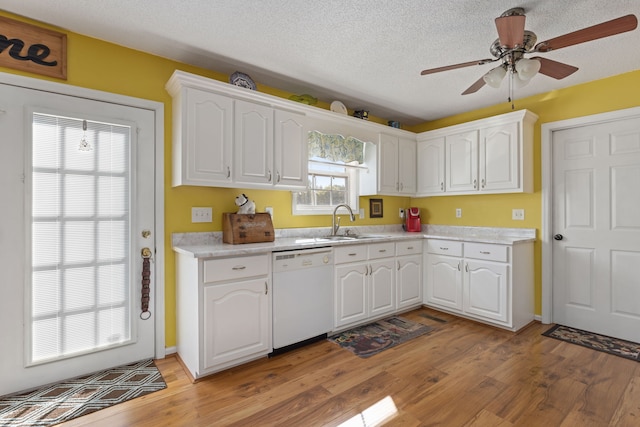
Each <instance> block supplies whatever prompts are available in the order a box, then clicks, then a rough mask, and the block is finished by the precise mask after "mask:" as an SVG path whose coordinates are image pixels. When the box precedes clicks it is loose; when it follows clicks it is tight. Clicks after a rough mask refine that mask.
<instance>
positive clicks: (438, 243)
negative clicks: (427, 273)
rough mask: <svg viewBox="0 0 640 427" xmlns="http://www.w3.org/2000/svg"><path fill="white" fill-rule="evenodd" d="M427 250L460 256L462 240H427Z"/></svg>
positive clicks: (432, 252)
mask: <svg viewBox="0 0 640 427" xmlns="http://www.w3.org/2000/svg"><path fill="white" fill-rule="evenodd" d="M427 252H429V253H431V254H440V255H451V256H462V242H454V241H451V240H427Z"/></svg>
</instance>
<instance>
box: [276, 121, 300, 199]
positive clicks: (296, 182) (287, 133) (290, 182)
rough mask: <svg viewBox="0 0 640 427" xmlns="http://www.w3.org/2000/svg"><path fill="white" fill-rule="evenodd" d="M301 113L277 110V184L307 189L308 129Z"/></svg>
mask: <svg viewBox="0 0 640 427" xmlns="http://www.w3.org/2000/svg"><path fill="white" fill-rule="evenodd" d="M304 119H305V116H304V115H302V114H300V113H295V112H290V111H284V110H277V109H276V110H275V122H274V124H275V134H274V135H275V141H274V145H275V153H274V159H273V160H274V169H275V173H276V177H275V184H276V185H278V186H279V187H289V186H291V187H298V188H300V187H302V188H304V187H306V185H307V177H308V175H307V173H308V169H309V159H308V155H307V152H308V129H307V127H306V126H305V121H304Z"/></svg>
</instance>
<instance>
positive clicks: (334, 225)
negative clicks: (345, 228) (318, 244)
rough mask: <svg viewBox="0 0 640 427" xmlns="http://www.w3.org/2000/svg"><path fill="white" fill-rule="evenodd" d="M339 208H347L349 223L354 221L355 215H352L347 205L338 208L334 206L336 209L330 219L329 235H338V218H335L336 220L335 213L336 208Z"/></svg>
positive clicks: (336, 209)
mask: <svg viewBox="0 0 640 427" xmlns="http://www.w3.org/2000/svg"><path fill="white" fill-rule="evenodd" d="M340 207H345V208H347V210H348V211H349V219H351V222H353V221H355V220H356V217H355V215H354V214H353V211H352V210H351V208H350V207H349V205H346V204H344V203H343V204H340V205H338V206H336V208H335V209H334V210H333V217H332V219H331V235H332V236H335V235H337V234H338V229H339V228H340V217H337V219H336V212H337V211H338V208H340Z"/></svg>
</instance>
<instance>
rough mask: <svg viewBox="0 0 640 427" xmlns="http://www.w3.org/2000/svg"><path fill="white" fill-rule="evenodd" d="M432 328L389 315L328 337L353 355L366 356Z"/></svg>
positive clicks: (422, 333)
mask: <svg viewBox="0 0 640 427" xmlns="http://www.w3.org/2000/svg"><path fill="white" fill-rule="evenodd" d="M432 329H433V328H431V327H430V326H426V325H423V324H422V323H416V322H412V321H411V320H407V319H404V318H402V317H390V318H388V319H383V320H378V321H377V322H374V323H370V324H368V325H364V326H359V327H357V328H354V329H349V330H348V331H345V332H342V333H340V334H338V335H335V336H333V337H331V338H329V341H332V342H334V343H336V344H338V345H340V346H341V347H343V348H346V349H347V350H349V351H351V352H352V353H354V354H355V355H357V356H359V357H362V358H367V357H371V356H373V355H374V354H378V353H380V352H381V351H382V350H386V349H388V348H391V347H395V346H397V345H399V344H402V343H403V342H406V341H408V340H410V339H413V338H416V337H418V336H420V335H424V334H426V333H428V332H430V331H431V330H432Z"/></svg>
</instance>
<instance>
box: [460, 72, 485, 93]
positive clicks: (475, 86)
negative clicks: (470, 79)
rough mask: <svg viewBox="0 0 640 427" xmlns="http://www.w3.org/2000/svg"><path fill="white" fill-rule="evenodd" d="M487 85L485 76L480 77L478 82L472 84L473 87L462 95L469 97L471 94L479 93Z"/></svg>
mask: <svg viewBox="0 0 640 427" xmlns="http://www.w3.org/2000/svg"><path fill="white" fill-rule="evenodd" d="M485 84H486V83H485V82H484V76H482V77H480V78H479V79H478V80H476V82H475V83H474V84H472V85H471V86H469V87H468V88H467V90H465V91H464V92H462V95H469V94H470V93H476V92H477V91H479V90H480V89H481V88H482V86H484V85H485Z"/></svg>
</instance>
